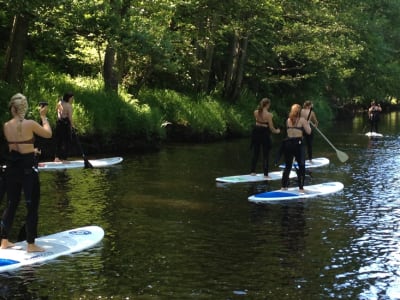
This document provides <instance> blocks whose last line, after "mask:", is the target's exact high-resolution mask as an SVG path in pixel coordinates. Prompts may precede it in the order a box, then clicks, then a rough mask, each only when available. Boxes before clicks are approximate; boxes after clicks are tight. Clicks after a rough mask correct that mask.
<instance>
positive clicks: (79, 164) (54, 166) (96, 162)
mask: <svg viewBox="0 0 400 300" xmlns="http://www.w3.org/2000/svg"><path fill="white" fill-rule="evenodd" d="M122 160H123V158H122V157H109V158H100V159H89V162H90V163H91V165H92V166H93V168H104V167H109V166H112V165H115V164H119V163H120V162H122ZM84 166H85V162H84V161H83V160H71V161H68V163H62V162H53V161H49V162H40V163H39V170H42V171H47V170H64V169H76V168H83V167H84Z"/></svg>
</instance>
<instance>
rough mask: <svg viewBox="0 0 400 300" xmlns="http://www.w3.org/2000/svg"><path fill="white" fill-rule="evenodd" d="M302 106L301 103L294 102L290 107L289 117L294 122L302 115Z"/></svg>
mask: <svg viewBox="0 0 400 300" xmlns="http://www.w3.org/2000/svg"><path fill="white" fill-rule="evenodd" d="M300 111H301V106H300V105H299V104H293V105H292V107H291V108H290V112H289V119H290V121H292V124H294V123H295V121H296V119H297V118H298V117H299V116H300Z"/></svg>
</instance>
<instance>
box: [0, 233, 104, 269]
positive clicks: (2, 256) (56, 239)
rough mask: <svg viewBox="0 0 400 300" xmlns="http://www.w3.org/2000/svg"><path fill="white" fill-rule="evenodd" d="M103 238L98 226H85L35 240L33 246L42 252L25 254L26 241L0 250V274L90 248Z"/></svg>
mask: <svg viewBox="0 0 400 300" xmlns="http://www.w3.org/2000/svg"><path fill="white" fill-rule="evenodd" d="M103 237H104V230H103V229H102V228H101V227H99V226H86V227H80V228H75V229H71V230H67V231H62V232H59V233H55V234H51V235H47V236H42V237H39V238H36V239H35V244H37V245H38V246H40V247H43V248H45V249H46V251H44V252H29V253H28V252H26V246H27V243H26V241H24V242H18V243H15V247H13V248H9V249H0V272H4V271H10V270H13V269H16V268H20V267H22V266H26V265H31V264H36V263H41V262H45V261H47V260H51V259H54V258H56V257H59V256H61V255H67V254H71V253H74V252H79V251H82V250H85V249H87V248H90V247H92V246H94V245H96V244H97V243H99V242H100V241H101V240H102V239H103Z"/></svg>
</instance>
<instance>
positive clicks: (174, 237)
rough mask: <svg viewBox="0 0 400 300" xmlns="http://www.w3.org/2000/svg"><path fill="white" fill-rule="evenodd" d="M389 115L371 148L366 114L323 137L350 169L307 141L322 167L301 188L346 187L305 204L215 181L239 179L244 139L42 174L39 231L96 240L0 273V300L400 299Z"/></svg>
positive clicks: (396, 176) (394, 117)
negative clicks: (90, 234) (256, 200)
mask: <svg viewBox="0 0 400 300" xmlns="http://www.w3.org/2000/svg"><path fill="white" fill-rule="evenodd" d="M399 117H400V115H399V114H390V115H387V116H384V118H383V119H382V121H381V123H380V128H381V132H382V133H383V134H384V135H385V136H384V138H381V139H374V140H371V139H369V138H368V137H366V136H364V134H363V133H364V132H365V130H366V128H365V123H364V120H363V118H362V117H359V118H357V119H355V120H354V121H352V122H347V123H346V122H343V123H339V124H335V126H333V127H332V128H324V127H321V128H320V129H321V130H322V131H323V132H324V133H325V135H327V136H328V137H329V139H330V140H331V141H332V143H333V144H334V145H335V146H336V147H337V148H338V149H340V150H342V151H344V152H346V153H347V154H348V155H349V156H350V159H349V161H348V162H347V163H345V164H342V163H340V161H339V160H338V159H337V156H336V153H335V151H334V150H332V148H331V147H330V146H329V145H328V144H327V143H326V142H325V141H324V140H323V139H322V138H321V137H320V136H319V135H318V134H317V135H316V139H315V143H314V144H315V156H325V157H328V158H329V159H330V160H331V164H330V166H329V167H324V168H320V169H316V170H315V171H313V172H312V177H309V178H307V183H308V184H311V183H321V182H325V181H341V182H343V183H344V185H345V188H344V190H343V191H342V192H340V193H337V194H334V195H330V196H325V197H320V198H314V199H309V200H303V201H287V202H285V203H275V204H265V205H256V204H252V203H250V202H248V201H247V197H248V196H249V195H251V194H253V193H255V192H261V191H264V190H267V189H268V190H271V189H278V188H279V187H280V183H279V182H276V181H274V182H270V183H257V184H237V185H217V184H216V183H215V178H216V177H219V176H225V175H235V174H244V173H247V172H248V170H249V162H250V153H249V149H248V140H236V141H229V142H221V143H214V144H206V145H173V146H165V147H164V149H163V150H162V151H161V152H160V153H153V154H148V155H131V156H129V157H124V162H123V163H122V164H121V165H118V166H115V167H112V168H108V169H90V170H84V169H81V170H68V171H64V172H42V173H41V181H42V195H43V196H42V204H41V211H40V226H39V232H40V234H41V235H45V234H50V233H54V232H57V231H62V230H66V229H70V228H74V227H79V226H84V225H91V224H96V225H100V226H102V227H103V228H104V230H105V233H106V235H105V238H104V240H103V241H102V242H101V243H100V244H99V245H98V246H96V247H94V248H92V249H90V250H88V251H83V252H81V253H78V254H74V255H70V256H64V257H60V258H58V259H56V260H53V261H51V262H49V263H46V264H43V265H35V266H32V267H25V268H22V269H19V270H17V271H13V272H11V273H3V274H0V298H1V299H400V233H399V224H400V197H399V196H400V195H399V187H400V172H399V168H400V160H399V141H400V137H399V134H398V132H399V125H398V124H399V121H400V120H399ZM279 139H280V137H276V136H275V137H274V142H275V144H276V147H277V142H278V141H279ZM276 147H275V149H276ZM275 169H276V168H272V170H275ZM258 171H261V170H260V169H259V170H258ZM3 206H4V203H3ZM23 214H24V208H23V206H21V208H20V214H19V215H18V217H17V219H16V222H15V224H16V225H15V230H14V231H18V230H17V229H18V226H17V225H18V224H21V222H22V215H23ZM15 234H16V233H15Z"/></svg>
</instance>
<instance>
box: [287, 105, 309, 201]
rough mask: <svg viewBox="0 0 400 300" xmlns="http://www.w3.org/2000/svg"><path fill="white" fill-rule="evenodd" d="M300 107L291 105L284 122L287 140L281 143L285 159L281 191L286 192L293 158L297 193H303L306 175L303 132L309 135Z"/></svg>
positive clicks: (307, 124) (306, 122)
mask: <svg viewBox="0 0 400 300" xmlns="http://www.w3.org/2000/svg"><path fill="white" fill-rule="evenodd" d="M300 112H301V106H300V105H299V104H294V105H292V107H291V109H290V112H289V117H288V119H287V121H286V131H287V138H286V139H285V140H284V141H283V155H284V157H285V169H284V171H283V174H282V189H283V190H286V189H287V188H288V186H289V174H290V171H291V169H292V164H293V158H295V159H296V161H297V164H298V168H299V169H298V171H297V179H298V184H299V191H300V192H301V193H304V179H305V174H306V167H305V159H304V145H303V132H305V133H306V134H310V133H311V127H310V124H309V123H308V121H307V120H306V119H304V118H303V117H301V114H300Z"/></svg>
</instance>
